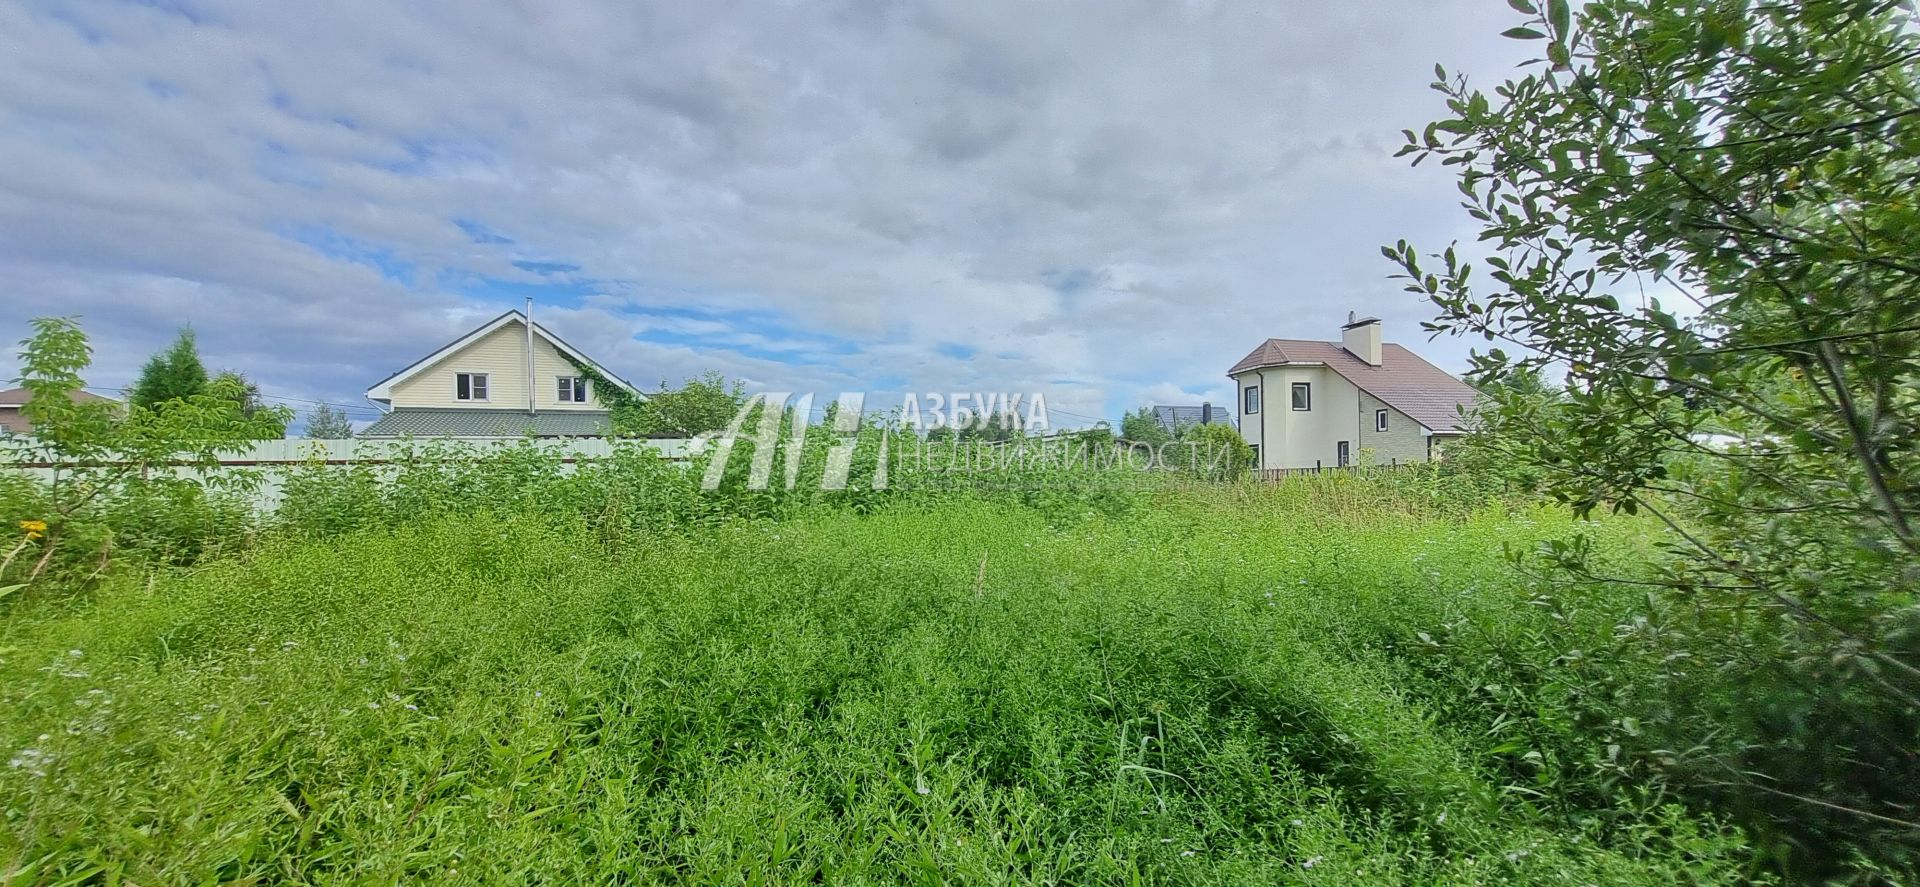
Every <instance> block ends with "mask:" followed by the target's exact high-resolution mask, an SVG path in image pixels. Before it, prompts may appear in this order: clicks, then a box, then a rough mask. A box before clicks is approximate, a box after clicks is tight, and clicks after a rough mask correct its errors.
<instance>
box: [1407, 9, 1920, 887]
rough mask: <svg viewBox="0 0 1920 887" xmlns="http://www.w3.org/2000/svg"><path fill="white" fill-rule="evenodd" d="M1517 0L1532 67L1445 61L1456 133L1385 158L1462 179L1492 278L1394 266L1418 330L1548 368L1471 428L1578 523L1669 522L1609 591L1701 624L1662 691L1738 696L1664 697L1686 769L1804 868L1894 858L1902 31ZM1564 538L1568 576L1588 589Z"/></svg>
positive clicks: (1909, 250) (1919, 554)
mask: <svg viewBox="0 0 1920 887" xmlns="http://www.w3.org/2000/svg"><path fill="white" fill-rule="evenodd" d="M1508 2H1509V4H1510V5H1511V6H1513V7H1514V8H1515V9H1518V10H1520V11H1521V12H1522V14H1523V15H1525V16H1527V21H1526V22H1525V23H1524V24H1522V25H1519V26H1516V27H1514V28H1512V29H1510V30H1508V31H1507V32H1506V34H1507V36H1509V37H1513V38H1517V39H1521V40H1535V41H1541V44H1540V45H1541V46H1543V47H1544V52H1543V55H1544V58H1543V59H1538V60H1536V61H1535V62H1534V63H1533V66H1534V67H1536V69H1537V70H1535V71H1534V72H1533V73H1529V74H1527V75H1525V76H1521V77H1517V78H1515V79H1510V80H1508V81H1507V82H1505V83H1504V84H1502V85H1501V86H1500V87H1498V88H1497V89H1495V90H1494V91H1493V93H1492V94H1491V95H1489V94H1488V93H1485V92H1483V91H1480V90H1478V89H1474V88H1471V87H1470V86H1469V85H1468V82H1467V80H1466V78H1465V77H1459V76H1453V77H1450V76H1448V74H1447V73H1446V71H1445V70H1444V69H1436V75H1437V77H1438V82H1436V83H1435V84H1434V88H1435V89H1437V90H1439V91H1440V92H1441V93H1443V94H1444V95H1445V96H1446V98H1447V107H1448V110H1449V112H1450V115H1449V116H1448V117H1447V118H1446V119H1443V120H1439V121H1435V122H1434V123H1432V124H1430V125H1428V126H1427V127H1426V128H1425V129H1424V131H1422V132H1420V133H1418V134H1416V133H1414V132H1413V131H1408V132H1407V134H1406V135H1407V140H1408V143H1407V145H1406V147H1404V148H1403V149H1402V151H1401V153H1402V154H1411V155H1412V156H1413V157H1414V162H1415V163H1416V164H1417V163H1419V162H1421V161H1423V160H1427V159H1435V158H1437V159H1438V160H1439V161H1440V162H1441V163H1443V164H1446V165H1447V166H1449V167H1450V168H1453V169H1455V170H1457V173H1458V175H1459V188H1460V191H1461V193H1462V194H1464V195H1465V197H1466V200H1465V202H1464V203H1463V204H1462V206H1463V207H1464V208H1465V209H1466V211H1467V213H1468V214H1469V215H1471V216H1472V217H1473V218H1474V219H1475V220H1476V221H1477V222H1478V223H1479V224H1480V226H1481V233H1480V241H1481V243H1482V244H1484V245H1485V247H1484V248H1486V249H1490V250H1491V251H1492V252H1493V253H1494V254H1493V255H1490V256H1488V257H1487V258H1486V259H1485V261H1484V264H1485V266H1486V267H1487V268H1489V269H1490V271H1489V273H1487V274H1486V275H1485V277H1486V278H1487V279H1488V280H1487V282H1485V283H1482V282H1481V281H1480V280H1479V279H1478V278H1474V277H1472V276H1471V271H1472V264H1471V263H1470V262H1468V261H1466V260H1465V259H1463V258H1462V257H1461V256H1460V255H1459V254H1458V253H1457V252H1456V250H1455V249H1454V248H1452V247H1449V248H1448V249H1446V250H1445V251H1443V252H1441V253H1438V254H1431V255H1422V254H1421V253H1420V252H1418V251H1417V250H1416V249H1415V248H1414V247H1413V246H1412V245H1410V244H1407V243H1405V242H1404V241H1403V242H1401V243H1399V244H1397V245H1395V246H1391V247H1386V248H1385V250H1384V251H1385V253H1386V254H1387V256H1388V257H1389V258H1390V259H1392V260H1393V261H1394V262H1396V263H1397V264H1398V265H1399V266H1400V269H1401V274H1400V275H1398V276H1400V277H1402V278H1403V279H1406V280H1407V281H1409V285H1408V289H1409V290H1410V291H1412V292H1416V293H1419V294H1421V295H1422V296H1425V297H1427V298H1429V299H1431V300H1432V302H1433V303H1434V305H1435V306H1437V308H1438V309H1439V318H1438V319H1437V320H1436V321H1435V322H1433V323H1431V324H1429V325H1428V328H1429V329H1431V330H1434V331H1442V332H1456V333H1465V334H1472V335H1477V336H1481V337H1484V338H1485V339H1487V340H1489V341H1498V342H1501V343H1502V346H1501V347H1498V348H1495V349H1494V350H1492V351H1490V352H1489V353H1487V354H1485V355H1479V356H1477V357H1476V358H1475V362H1476V371H1477V374H1479V375H1480V376H1482V377H1484V378H1489V379H1493V380H1496V381H1499V380H1510V379H1516V378H1517V377H1518V376H1519V375H1520V374H1522V373H1525V372H1528V371H1531V370H1535V369H1538V368H1541V367H1544V366H1547V365H1555V366H1557V367H1559V368H1560V369H1563V370H1564V371H1565V372H1566V379H1567V383H1566V387H1565V391H1564V392H1563V393H1561V395H1560V396H1557V397H1553V398H1541V397H1535V396H1530V395H1528V394H1526V392H1525V390H1524V388H1525V386H1524V385H1504V386H1503V385H1494V386H1492V387H1491V388H1490V389H1489V394H1490V397H1491V405H1490V406H1489V407H1488V408H1487V409H1486V410H1484V411H1483V413H1482V421H1483V423H1484V425H1485V427H1486V428H1487V429H1488V431H1489V432H1490V433H1492V434H1495V435H1498V436H1499V437H1501V438H1502V439H1503V441H1504V445H1505V448H1506V452H1507V453H1508V455H1509V456H1510V457H1511V458H1515V459H1520V460H1523V461H1524V462H1525V463H1527V464H1528V465H1530V466H1532V467H1534V468H1536V469H1538V470H1539V472H1540V478H1541V483H1542V485H1543V487H1544V489H1545V490H1547V491H1548V492H1549V493H1551V494H1552V495H1553V496H1555V497H1557V498H1559V499H1561V500H1563V501H1566V502H1569V503H1571V504H1572V505H1573V506H1574V507H1575V508H1577V509H1579V510H1580V511H1582V512H1586V511H1590V510H1591V509H1594V508H1596V507H1600V506H1603V505H1604V506H1607V507H1610V508H1616V509H1619V510H1623V511H1628V512H1642V513H1650V514H1652V515H1653V516H1654V518H1655V519H1656V520H1658V521H1660V522H1662V523H1664V524H1665V525H1666V526H1667V527H1669V528H1670V530H1671V533H1672V536H1671V540H1672V542H1671V545H1670V548H1671V554H1672V557H1671V558H1670V559H1669V560H1667V561H1666V562H1664V563H1662V564H1660V565H1659V566H1658V572H1657V573H1656V574H1655V575H1651V576H1638V577H1628V578H1627V579H1626V580H1625V581H1633V582H1640V583H1645V584H1646V585H1648V587H1651V588H1654V589H1656V590H1659V591H1660V592H1662V593H1663V594H1665V595H1667V596H1668V597H1669V599H1671V600H1672V601H1674V602H1675V606H1673V607H1672V608H1671V609H1670V610H1669V611H1668V612H1671V613H1675V614H1681V615H1682V616H1684V618H1687V619H1693V620H1697V622H1698V624H1696V625H1694V626H1692V628H1693V630H1694V631H1695V634H1694V635H1693V637H1694V638H1695V641H1693V642H1692V643H1693V644H1694V645H1695V646H1694V648H1692V649H1689V650H1687V651H1685V652H1686V654H1687V655H1689V656H1693V657H1697V659H1696V660H1694V661H1698V662H1699V664H1700V666H1703V667H1702V668H1699V669H1687V670H1685V676H1684V677H1682V676H1675V677H1672V680H1673V681H1675V682H1677V683H1681V684H1683V685H1680V686H1674V687H1670V688H1668V691H1669V692H1672V693H1674V694H1675V695H1676V696H1684V695H1685V694H1686V693H1689V692H1703V691H1701V690H1700V686H1701V685H1696V684H1690V683H1684V682H1686V681H1704V680H1707V679H1708V676H1710V675H1714V674H1718V675H1720V676H1721V677H1722V678H1724V680H1725V681H1726V686H1738V687H1742V688H1744V689H1743V691H1742V692H1741V693H1737V694H1722V695H1700V696H1697V697H1692V698H1694V699H1695V704H1693V705H1690V706H1687V707H1685V711H1684V712H1680V711H1676V712H1674V713H1672V715H1671V717H1672V718H1673V720H1672V722H1671V723H1670V724H1669V725H1668V726H1669V727H1670V728H1671V729H1669V730H1667V731H1666V732H1667V734H1668V735H1666V736H1664V737H1662V739H1663V741H1668V742H1675V743H1679V744H1673V745H1668V746H1667V747H1668V748H1687V747H1693V744H1694V743H1699V746H1698V748H1700V749H1701V750H1702V751H1701V752H1700V753H1699V754H1697V755H1695V754H1690V755H1689V756H1688V757H1687V764H1686V766H1684V767H1681V768H1679V769H1680V771H1681V775H1682V776H1684V777H1687V778H1689V779H1691V780H1693V784H1694V785H1696V786H1710V787H1711V788H1708V789H1703V791H1711V792H1717V793H1719V795H1720V797H1721V798H1722V799H1723V800H1726V801H1730V802H1731V806H1732V807H1733V808H1734V809H1738V810H1740V811H1742V813H1743V817H1744V819H1745V824H1746V825H1747V826H1749V827H1750V828H1752V829H1754V830H1755V831H1757V832H1759V833H1760V834H1761V835H1762V836H1763V837H1765V838H1767V839H1768V840H1771V841H1773V842H1775V844H1776V847H1775V849H1774V852H1775V853H1777V854H1778V857H1779V858H1791V859H1792V860H1794V864H1795V866H1796V867H1798V872H1799V873H1800V874H1805V875H1808V876H1813V877H1826V876H1830V875H1832V874H1833V873H1835V872H1836V871H1838V870H1839V868H1840V867H1841V866H1843V865H1845V864H1847V863H1846V861H1847V860H1848V859H1849V857H1854V858H1864V859H1872V860H1876V861H1877V863H1878V864H1882V865H1891V866H1896V867H1909V866H1913V865H1915V864H1916V861H1920V822H1916V820H1920V815H1916V814H1917V813H1920V810H1916V807H1915V805H1914V804H1913V795H1912V787H1913V786H1914V785H1920V755H1916V754H1915V752H1914V748H1915V743H1914V737H1915V735H1916V734H1917V733H1920V617H1916V615H1915V613H1916V610H1915V603H1916V600H1917V599H1920V594H1917V591H1920V588H1917V587H1920V571H1916V570H1915V568H1914V564H1915V562H1916V559H1920V527H1916V526H1915V522H1916V512H1917V511H1920V393H1917V392H1920V389H1917V388H1916V380H1917V379H1920V375H1917V374H1916V370H1915V367H1916V366H1920V200H1916V199H1915V197H1914V188H1913V183H1914V182H1915V181H1920V72H1917V70H1916V60H1920V38H1916V32H1915V31H1914V30H1913V28H1912V27H1911V20H1910V19H1909V18H1907V16H1906V13H1905V12H1904V11H1903V8H1902V7H1903V6H1904V5H1905V4H1903V3H1899V2H1893V0H1808V2H1800V3H1779V4H1752V3H1748V2H1744V0H1683V2H1672V3H1654V2H1648V0H1597V2H1593V3H1590V4H1588V5H1586V6H1585V7H1584V8H1583V9H1582V11H1581V12H1580V13H1579V15H1578V16H1577V17H1576V16H1575V15H1574V14H1573V12H1572V10H1571V8H1570V6H1569V3H1568V0H1547V2H1545V3H1544V4H1542V5H1538V6H1536V3H1535V2H1534V0H1508ZM1429 269H1431V270H1429ZM1675 305H1678V306H1680V308H1679V309H1676V308H1674V307H1673V306H1675ZM1513 346H1517V347H1516V348H1514V350H1513V351H1512V352H1511V353H1509V352H1508V351H1507V350H1506V349H1507V348H1509V347H1513ZM1582 550H1583V549H1582V547H1581V546H1578V545H1570V546H1567V547H1566V548H1565V549H1564V550H1562V551H1559V552H1558V553H1557V554H1556V555H1555V560H1556V561H1557V562H1558V566H1559V567H1561V568H1562V569H1564V570H1567V571H1571V572H1572V573H1574V574H1575V575H1590V574H1591V573H1592V571H1593V570H1594V569H1595V568H1594V567H1593V566H1592V565H1590V564H1587V563H1585V562H1584V560H1583V559H1582V556H1581V553H1582ZM1607 578H1608V579H1609V581H1622V578H1621V577H1607ZM1666 634H1667V635H1668V636H1670V637H1672V636H1684V635H1685V634H1686V629H1685V628H1683V627H1682V626H1679V625H1668V626H1666ZM1673 671H1675V672H1676V673H1678V672H1679V671H1680V670H1673ZM1747 694H1752V695H1753V696H1757V697H1760V698H1764V699H1765V704H1764V705H1760V704H1755V703H1753V702H1750V701H1749V697H1748V695H1747ZM1688 718H1692V719H1693V720H1687V719H1688ZM1623 742H1625V743H1627V744H1628V746H1629V747H1631V746H1632V744H1633V743H1634V742H1636V739H1635V738H1634V737H1626V738H1624V739H1623ZM1789 847H1791V848H1793V849H1792V851H1791V852H1789V850H1787V849H1785V848H1789Z"/></svg>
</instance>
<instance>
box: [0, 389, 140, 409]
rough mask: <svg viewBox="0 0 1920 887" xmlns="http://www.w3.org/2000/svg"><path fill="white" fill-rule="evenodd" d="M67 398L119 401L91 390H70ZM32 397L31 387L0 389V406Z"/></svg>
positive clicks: (79, 400) (18, 404)
mask: <svg viewBox="0 0 1920 887" xmlns="http://www.w3.org/2000/svg"><path fill="white" fill-rule="evenodd" d="M68 398H69V399H71V400H72V401H73V402H74V403H93V402H96V401H98V402H105V403H119V402H120V401H117V400H114V399H113V398H111V397H102V396H100V395H98V394H94V393H93V392H91V391H74V392H70V393H69V394H68ZM32 399H33V389H31V388H9V389H7V390H5V391H0V407H19V406H26V404H27V401H30V400H32Z"/></svg>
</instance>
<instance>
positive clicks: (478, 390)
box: [453, 373, 487, 400]
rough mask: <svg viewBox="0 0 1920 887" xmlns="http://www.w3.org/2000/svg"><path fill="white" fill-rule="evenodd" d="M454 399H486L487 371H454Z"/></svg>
mask: <svg viewBox="0 0 1920 887" xmlns="http://www.w3.org/2000/svg"><path fill="white" fill-rule="evenodd" d="M453 399H454V400H486V399H487V374H486V373H454V374H453Z"/></svg>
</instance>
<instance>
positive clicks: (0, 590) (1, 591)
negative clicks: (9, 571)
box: [0, 583, 27, 597]
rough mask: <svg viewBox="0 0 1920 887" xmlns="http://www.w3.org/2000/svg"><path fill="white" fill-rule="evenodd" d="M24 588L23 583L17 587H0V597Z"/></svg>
mask: <svg viewBox="0 0 1920 887" xmlns="http://www.w3.org/2000/svg"><path fill="white" fill-rule="evenodd" d="M26 587H27V586H26V584H25V583H21V584H19V585H0V597H6V596H7V595H10V594H12V593H14V592H16V591H19V590H20V589H22V588H26Z"/></svg>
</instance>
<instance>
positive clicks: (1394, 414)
mask: <svg viewBox="0 0 1920 887" xmlns="http://www.w3.org/2000/svg"><path fill="white" fill-rule="evenodd" d="M1375 410H1386V411H1387V430H1386V431H1384V432H1380V431H1375V430H1373V414H1374V411H1375ZM1359 448H1360V449H1359V452H1364V453H1366V454H1367V459H1368V460H1370V461H1371V463H1372V464H1374V465H1388V464H1391V463H1394V462H1401V463H1405V462H1425V461H1427V436H1426V434H1425V433H1423V430H1422V428H1421V426H1420V423H1418V422H1415V421H1414V420H1413V419H1411V418H1408V416H1407V415H1406V414H1405V413H1402V412H1400V411H1399V410H1396V409H1394V408H1392V407H1390V406H1387V405H1386V404H1385V403H1384V402H1382V401H1381V400H1380V399H1379V398H1377V397H1374V396H1373V395H1371V394H1368V393H1366V392H1365V391H1362V392H1360V443H1359ZM1355 459H1356V460H1358V459H1359V456H1358V454H1357V453H1356V455H1355Z"/></svg>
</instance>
